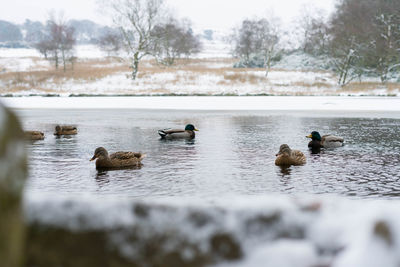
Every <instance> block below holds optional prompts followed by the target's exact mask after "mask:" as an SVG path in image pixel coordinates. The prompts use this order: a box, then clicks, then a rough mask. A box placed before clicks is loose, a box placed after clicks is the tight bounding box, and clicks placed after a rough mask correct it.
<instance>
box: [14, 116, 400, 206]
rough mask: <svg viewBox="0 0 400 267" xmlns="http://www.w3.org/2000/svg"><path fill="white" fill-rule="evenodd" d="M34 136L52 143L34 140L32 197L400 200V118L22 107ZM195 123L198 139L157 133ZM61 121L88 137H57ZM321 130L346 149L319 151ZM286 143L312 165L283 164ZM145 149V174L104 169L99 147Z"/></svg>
mask: <svg viewBox="0 0 400 267" xmlns="http://www.w3.org/2000/svg"><path fill="white" fill-rule="evenodd" d="M17 113H18V114H19V115H20V117H21V120H22V123H23V125H24V128H25V129H26V130H41V131H44V133H45V135H46V138H45V140H43V141H37V142H33V143H29V144H28V151H29V157H30V161H29V165H30V179H29V180H28V183H27V187H26V191H27V192H28V193H46V192H48V193H56V194H65V195H73V194H76V195H79V194H82V193H89V194H93V195H99V196H102V195H111V196H117V197H119V196H123V197H129V198H132V199H143V198H150V199H152V198H162V197H173V198H175V197H196V198H207V199H215V198H220V197H224V196H227V197H228V196H255V195H268V194H270V193H284V194H294V193H295V194H297V193H316V194H324V193H332V194H337V195H343V196H352V197H356V198H377V197H379V198H381V197H385V198H397V197H399V196H400V181H399V179H400V153H399V151H400V138H399V136H398V133H399V132H400V114H399V113H398V112H397V113H396V112H392V113H389V114H388V113H379V112H372V113H370V114H367V115H365V114H364V113H357V112H352V113H351V114H349V113H346V112H339V111H333V112H329V111H326V112H313V111H302V112H296V111H229V112H228V111H188V110H181V111H171V110H169V111H165V110H135V109H119V110H118V109H107V110H96V109H74V110H65V109H58V110H57V109H29V110H28V109H20V110H17ZM187 123H192V124H194V125H195V126H196V127H197V128H198V129H199V130H200V131H199V132H197V135H196V138H195V139H194V140H192V141H185V140H179V141H164V140H160V138H159V136H158V134H157V130H158V129H162V128H168V127H173V128H182V127H184V125H185V124H187ZM56 124H74V125H77V127H78V135H76V136H71V137H68V138H67V137H65V138H56V137H55V136H54V135H53V131H54V126H55V125H56ZM312 130H318V131H319V132H320V133H321V134H328V133H330V134H334V135H339V136H342V137H343V138H344V139H345V146H344V147H341V148H337V149H332V150H324V151H322V152H321V153H320V154H317V155H312V154H310V152H309V151H308V149H307V143H308V141H309V140H308V139H307V138H306V137H305V136H306V135H308V134H309V133H310V132H311V131H312ZM283 143H287V144H289V146H290V147H291V148H293V149H299V150H301V151H303V152H304V153H306V156H307V164H306V165H304V166H295V167H290V168H285V169H282V168H280V167H277V166H275V165H274V160H275V154H276V153H277V152H278V149H279V146H280V145H281V144H283ZM99 146H103V147H105V148H106V149H107V150H108V151H109V152H110V153H113V152H116V151H142V152H145V153H146V154H147V157H146V158H145V159H144V161H143V164H144V165H143V167H142V168H140V169H134V170H132V169H128V170H114V171H102V172H98V171H97V170H96V169H95V165H94V163H93V162H89V159H90V158H91V157H92V156H93V152H94V150H95V149H96V147H99Z"/></svg>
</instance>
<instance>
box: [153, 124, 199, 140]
mask: <svg viewBox="0 0 400 267" xmlns="http://www.w3.org/2000/svg"><path fill="white" fill-rule="evenodd" d="M195 131H198V130H197V129H196V127H194V126H193V124H188V125H186V127H185V129H163V130H158V134H159V135H160V136H161V139H193V138H195V136H196V134H195Z"/></svg>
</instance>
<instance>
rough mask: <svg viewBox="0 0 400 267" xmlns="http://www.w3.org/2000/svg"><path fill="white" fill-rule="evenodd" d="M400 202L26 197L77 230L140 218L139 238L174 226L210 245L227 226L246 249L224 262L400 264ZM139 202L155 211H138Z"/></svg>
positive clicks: (45, 220)
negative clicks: (198, 219)
mask: <svg viewBox="0 0 400 267" xmlns="http://www.w3.org/2000/svg"><path fill="white" fill-rule="evenodd" d="M399 204H400V203H399V200H373V201H371V200H355V199H349V198H344V197H338V196H312V195H302V196H287V195H279V194H277V195H270V196H263V197H244V196H242V197H232V198H224V199H185V198H183V199H181V198H178V199H176V198H175V199H144V200H141V201H134V200H129V199H124V198H113V197H101V198H98V197H95V196H89V195H85V196H82V197H81V196H80V197H79V198H76V197H74V196H59V195H58V196H54V195H46V194H40V195H39V194H32V193H31V194H27V195H26V197H25V204H24V205H25V213H26V216H27V220H28V222H41V223H42V224H44V225H57V226H61V227H66V228H69V229H72V230H76V229H80V230H82V229H83V230H85V229H89V230H90V229H115V228H118V229H121V227H122V228H124V227H125V229H127V230H128V231H129V229H132V226H134V227H133V228H134V229H138V232H139V233H140V237H139V238H140V239H139V240H142V241H140V242H143V240H152V237H153V238H154V236H157V235H159V234H162V233H174V235H172V236H171V238H176V239H177V240H185V241H187V242H188V243H189V244H197V245H198V246H199V247H201V248H204V249H206V250H207V249H210V248H209V247H208V246H209V240H210V238H211V237H212V236H213V235H214V234H215V233H227V234H229V235H230V236H232V237H233V238H234V239H235V240H237V241H238V242H239V244H240V246H241V248H242V250H243V252H244V256H243V258H241V259H240V260H238V261H231V262H220V263H219V264H217V265H216V266H217V267H238V266H247V267H257V266H266V267H268V266H273V267H275V266H280V267H292V266H333V267H354V266H363V267H374V266H385V267H395V266H399V264H400V223H399V218H400V205H399ZM137 205H140V206H141V207H143V209H145V210H146V212H147V214H148V215H147V216H145V217H141V216H140V215H136V214H135V213H134V212H132V210H134V208H133V207H137ZM193 213H195V214H199V215H200V216H205V218H208V219H207V220H206V221H205V222H204V223H205V224H204V225H201V226H198V225H196V223H193V221H192V219H191V218H192V214H193ZM82 222H84V223H82ZM379 223H381V224H383V225H385V227H387V229H388V237H384V236H382V235H381V234H379V233H377V231H375V230H374V229H375V228H376V225H377V224H379ZM385 238H390V239H391V240H393V242H391V243H388V242H387V240H385ZM177 240H174V239H173V240H171V242H169V244H170V246H171V247H169V248H166V249H167V250H168V249H174V244H175V243H174V241H177ZM125 242H126V241H119V242H118V243H117V245H118V246H120V247H121V249H124V248H125V253H128V254H129V253H134V247H135V245H134V244H130V245H131V248H130V249H126V247H127V245H129V244H126V243H125ZM131 242H132V241H131ZM178 244H179V242H178ZM180 249H181V248H180ZM132 255H134V254H132Z"/></svg>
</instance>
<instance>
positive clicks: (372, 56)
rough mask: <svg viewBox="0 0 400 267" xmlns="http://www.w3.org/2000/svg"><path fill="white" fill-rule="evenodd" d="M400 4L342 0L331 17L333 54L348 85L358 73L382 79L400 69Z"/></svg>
mask: <svg viewBox="0 0 400 267" xmlns="http://www.w3.org/2000/svg"><path fill="white" fill-rule="evenodd" d="M399 14H400V4H399V1H398V0H396V1H388V0H363V1H359V0H341V1H340V2H339V4H338V6H337V10H336V12H335V14H334V15H333V17H332V19H331V21H330V24H331V26H330V29H329V31H330V32H329V33H330V40H329V48H330V54H331V56H332V58H333V63H334V65H335V69H336V70H337V72H338V74H339V84H341V85H344V84H346V83H348V82H350V81H351V79H353V78H354V77H355V76H359V77H361V75H363V74H368V75H378V76H379V77H380V79H381V82H382V83H384V82H386V81H387V80H388V78H389V75H390V73H393V72H395V71H396V70H399V69H400V55H399V51H400V15H399Z"/></svg>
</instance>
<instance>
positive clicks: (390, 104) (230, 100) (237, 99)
mask: <svg viewBox="0 0 400 267" xmlns="http://www.w3.org/2000/svg"><path fill="white" fill-rule="evenodd" d="M0 101H1V102H3V103H4V105H6V106H8V107H10V108H14V109H38V108H43V109H156V110H157V109H159V110H265V111H268V110H271V111H272V110H287V111H291V110H292V111H295V110H304V111H313V110H320V111H400V97H343V96H342V97H334V96H329V97H322V96H215V97H213V96H154V97H12V98H11V97H0Z"/></svg>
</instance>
